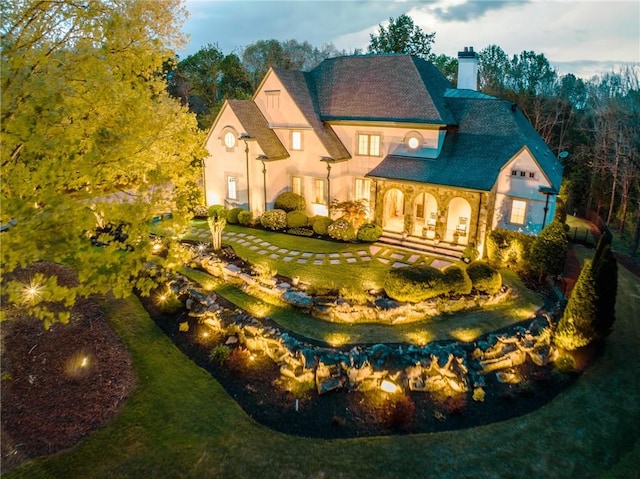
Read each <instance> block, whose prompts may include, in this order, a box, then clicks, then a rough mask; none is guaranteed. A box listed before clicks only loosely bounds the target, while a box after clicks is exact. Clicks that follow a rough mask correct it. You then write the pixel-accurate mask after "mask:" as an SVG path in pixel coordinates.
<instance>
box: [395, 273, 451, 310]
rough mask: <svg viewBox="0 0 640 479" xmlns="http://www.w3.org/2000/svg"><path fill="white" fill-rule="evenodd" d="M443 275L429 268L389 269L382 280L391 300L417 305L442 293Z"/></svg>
mask: <svg viewBox="0 0 640 479" xmlns="http://www.w3.org/2000/svg"><path fill="white" fill-rule="evenodd" d="M442 285H443V274H442V272H441V271H440V270H439V269H436V268H433V267H431V266H409V267H407V268H394V269H391V270H390V271H389V272H388V273H387V276H386V278H385V280H384V290H385V292H386V293H387V296H389V297H390V298H392V299H395V300H397V301H402V302H406V303H418V302H420V301H424V300H427V299H430V298H434V297H436V296H438V295H440V294H442V293H443V289H442Z"/></svg>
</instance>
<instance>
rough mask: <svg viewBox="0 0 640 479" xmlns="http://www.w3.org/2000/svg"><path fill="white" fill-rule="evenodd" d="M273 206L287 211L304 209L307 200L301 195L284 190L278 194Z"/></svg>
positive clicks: (305, 208)
mask: <svg viewBox="0 0 640 479" xmlns="http://www.w3.org/2000/svg"><path fill="white" fill-rule="evenodd" d="M273 207H274V209H278V210H284V211H285V212H287V213H289V212H290V211H306V210H307V202H306V201H305V200H304V197H303V196H300V195H299V194H297V193H293V192H291V191H285V192H284V193H280V194H279V195H278V197H277V198H276V201H275V203H274V204H273Z"/></svg>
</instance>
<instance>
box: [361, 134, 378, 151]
mask: <svg viewBox="0 0 640 479" xmlns="http://www.w3.org/2000/svg"><path fill="white" fill-rule="evenodd" d="M358 155H360V156H380V135H363V134H360V135H358Z"/></svg>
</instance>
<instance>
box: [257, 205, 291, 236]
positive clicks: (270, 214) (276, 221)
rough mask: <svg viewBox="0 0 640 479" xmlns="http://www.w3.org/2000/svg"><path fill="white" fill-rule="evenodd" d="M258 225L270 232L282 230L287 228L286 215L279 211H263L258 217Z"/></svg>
mask: <svg viewBox="0 0 640 479" xmlns="http://www.w3.org/2000/svg"><path fill="white" fill-rule="evenodd" d="M260 224H261V225H262V226H264V227H265V228H267V229H270V230H274V231H278V230H283V229H285V228H286V227H287V213H286V212H285V211H284V210H279V209H276V210H269V211H265V212H264V213H263V214H262V216H261V217H260Z"/></svg>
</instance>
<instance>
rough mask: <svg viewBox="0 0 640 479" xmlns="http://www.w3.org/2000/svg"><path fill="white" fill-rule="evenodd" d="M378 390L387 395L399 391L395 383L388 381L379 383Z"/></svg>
mask: <svg viewBox="0 0 640 479" xmlns="http://www.w3.org/2000/svg"><path fill="white" fill-rule="evenodd" d="M380 389H381V390H383V391H384V392H386V393H389V394H393V393H396V392H398V391H399V390H400V388H399V387H398V386H397V385H396V384H395V383H392V382H391V381H389V380H388V379H384V380H383V381H382V383H380Z"/></svg>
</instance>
